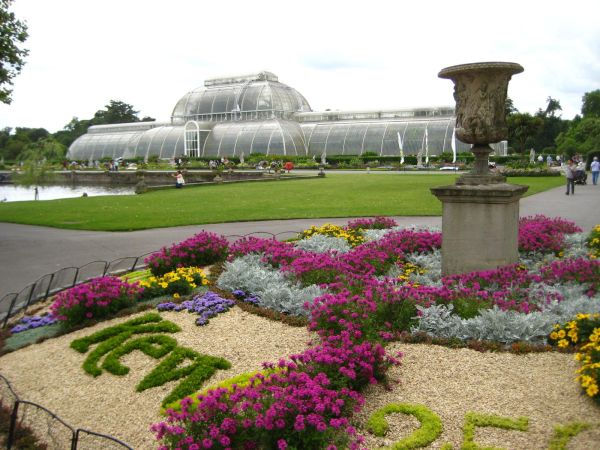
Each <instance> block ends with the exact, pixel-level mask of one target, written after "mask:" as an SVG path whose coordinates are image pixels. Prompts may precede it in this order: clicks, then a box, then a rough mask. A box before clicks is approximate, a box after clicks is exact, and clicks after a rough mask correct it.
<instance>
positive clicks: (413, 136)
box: [68, 71, 507, 161]
mask: <svg viewBox="0 0 600 450" xmlns="http://www.w3.org/2000/svg"><path fill="white" fill-rule="evenodd" d="M455 120H456V117H455V115H454V108H453V107H452V106H442V107H427V108H409V109H396V110H373V111H323V112H317V111H312V110H311V108H310V105H309V103H308V101H307V100H306V99H305V98H304V96H303V95H302V94H300V93H299V92H298V91H297V90H296V89H294V88H292V87H290V86H287V85H285V84H283V83H280V82H279V80H278V78H277V76H276V75H275V74H273V73H271V72H266V71H263V72H259V73H257V74H250V75H242V76H234V77H225V78H212V79H209V80H206V81H205V82H204V85H203V86H202V87H201V88H197V89H194V90H192V91H190V92H188V93H186V94H185V95H184V96H183V97H182V98H181V99H180V100H179V101H178V102H177V103H176V105H175V107H174V108H173V112H172V114H171V120H170V122H137V123H129V124H115V125H96V126H91V127H90V128H89V129H88V132H87V134H85V135H83V136H80V137H79V138H78V139H77V140H75V142H73V144H71V147H70V148H69V153H68V157H69V158H71V159H74V160H80V161H83V160H89V161H93V160H100V159H102V158H113V159H114V158H119V157H121V158H125V159H133V158H144V160H147V159H148V158H149V157H150V156H157V157H159V158H162V159H172V158H176V157H181V156H187V157H191V158H194V157H211V156H214V157H232V156H240V155H241V154H242V153H243V154H244V155H246V156H248V155H250V154H252V153H260V154H266V155H282V156H285V155H293V156H318V157H323V156H325V157H326V156H327V155H329V156H332V155H362V154H364V153H367V152H369V153H375V154H377V155H380V156H399V155H400V154H403V155H407V156H408V155H420V156H423V157H425V158H426V157H428V156H435V155H439V154H441V153H452V152H466V151H469V149H470V146H469V145H468V144H464V143H462V142H460V141H458V140H456V139H455V137H454V124H455ZM492 147H494V149H495V151H496V153H497V154H501V155H505V154H506V150H507V146H506V142H505V141H504V142H502V143H498V144H494V145H492Z"/></svg>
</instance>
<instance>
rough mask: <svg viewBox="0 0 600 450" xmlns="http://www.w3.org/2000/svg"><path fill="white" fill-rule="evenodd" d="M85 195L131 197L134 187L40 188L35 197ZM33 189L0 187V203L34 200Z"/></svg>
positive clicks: (4, 185) (54, 197)
mask: <svg viewBox="0 0 600 450" xmlns="http://www.w3.org/2000/svg"><path fill="white" fill-rule="evenodd" d="M84 193H86V194H87V195H88V196H89V197H96V196H98V195H133V194H135V187H134V186H119V187H112V186H40V187H38V194H37V197H38V199H39V200H55V199H57V198H73V197H82V196H83V194H84ZM35 196H36V194H35V188H34V187H33V186H31V187H23V186H15V185H12V184H2V185H0V201H2V202H19V201H27V200H35Z"/></svg>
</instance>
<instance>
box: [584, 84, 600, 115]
mask: <svg viewBox="0 0 600 450" xmlns="http://www.w3.org/2000/svg"><path fill="white" fill-rule="evenodd" d="M581 100H582V105H581V114H583V117H600V89H596V90H595V91H592V92H586V93H585V94H584V95H583V98H582V99H581Z"/></svg>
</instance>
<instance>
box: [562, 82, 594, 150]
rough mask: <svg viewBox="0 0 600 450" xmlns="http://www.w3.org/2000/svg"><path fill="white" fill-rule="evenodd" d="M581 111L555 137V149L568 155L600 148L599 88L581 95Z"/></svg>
mask: <svg viewBox="0 0 600 450" xmlns="http://www.w3.org/2000/svg"><path fill="white" fill-rule="evenodd" d="M581 113H582V114H583V117H580V116H575V118H574V119H573V121H572V122H571V123H570V126H569V128H568V129H567V130H565V131H564V132H562V133H560V134H559V135H558V137H557V138H556V146H557V150H558V151H559V152H560V153H563V154H565V155H568V156H572V155H573V154H575V153H588V152H590V151H593V150H600V89H596V90H595V91H591V92H586V93H585V94H584V95H583V97H582V106H581Z"/></svg>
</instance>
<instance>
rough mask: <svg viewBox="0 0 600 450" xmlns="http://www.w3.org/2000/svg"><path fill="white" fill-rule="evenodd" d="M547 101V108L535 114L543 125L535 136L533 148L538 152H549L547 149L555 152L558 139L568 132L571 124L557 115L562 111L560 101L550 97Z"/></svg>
mask: <svg viewBox="0 0 600 450" xmlns="http://www.w3.org/2000/svg"><path fill="white" fill-rule="evenodd" d="M546 101H547V105H546V108H545V109H541V108H540V109H539V110H538V112H537V113H536V114H535V116H536V117H539V118H540V119H541V120H542V125H541V127H540V129H539V131H538V132H537V134H536V135H535V137H534V139H533V142H532V145H531V146H532V147H533V148H535V149H536V150H538V151H548V150H547V149H553V151H555V150H554V146H555V141H556V138H557V136H558V135H559V134H560V133H562V132H563V131H566V130H567V128H568V126H569V122H568V121H566V120H562V119H561V117H560V115H557V112H558V111H562V107H561V106H560V101H558V100H556V99H554V98H552V97H548V99H547V100H546Z"/></svg>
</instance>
